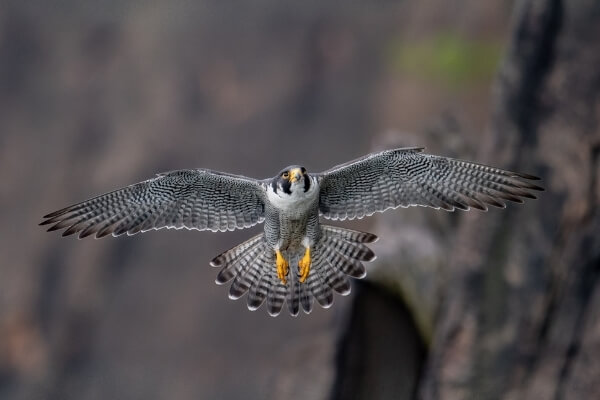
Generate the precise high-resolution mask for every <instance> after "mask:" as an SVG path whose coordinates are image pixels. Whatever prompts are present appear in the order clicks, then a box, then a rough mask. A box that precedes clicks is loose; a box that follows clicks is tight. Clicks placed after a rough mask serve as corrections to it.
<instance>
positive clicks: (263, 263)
mask: <svg viewBox="0 0 600 400" xmlns="http://www.w3.org/2000/svg"><path fill="white" fill-rule="evenodd" d="M257 268H258V274H259V278H258V279H256V280H255V282H254V283H253V284H252V286H251V287H250V291H249V292H248V299H247V303H248V309H249V310H252V311H254V310H257V309H258V308H259V307H260V306H261V305H262V304H263V303H264V302H265V299H266V298H267V295H268V294H269V286H270V272H272V268H273V263H271V258H270V257H269V252H268V251H265V252H263V253H262V254H261V256H260V258H259V259H258V262H257Z"/></svg>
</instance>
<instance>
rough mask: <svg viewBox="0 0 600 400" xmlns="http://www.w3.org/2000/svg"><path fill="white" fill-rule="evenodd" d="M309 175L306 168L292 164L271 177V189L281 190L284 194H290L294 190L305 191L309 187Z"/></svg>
mask: <svg viewBox="0 0 600 400" xmlns="http://www.w3.org/2000/svg"><path fill="white" fill-rule="evenodd" d="M310 183H311V182H310V176H309V175H308V173H307V172H306V168H304V167H301V166H298V165H292V166H289V167H287V168H284V169H283V170H281V171H280V172H279V174H278V175H277V176H275V177H274V178H273V181H272V183H271V185H272V186H273V191H274V192H277V191H278V190H281V191H283V193H286V194H292V192H295V191H302V192H307V191H308V189H310Z"/></svg>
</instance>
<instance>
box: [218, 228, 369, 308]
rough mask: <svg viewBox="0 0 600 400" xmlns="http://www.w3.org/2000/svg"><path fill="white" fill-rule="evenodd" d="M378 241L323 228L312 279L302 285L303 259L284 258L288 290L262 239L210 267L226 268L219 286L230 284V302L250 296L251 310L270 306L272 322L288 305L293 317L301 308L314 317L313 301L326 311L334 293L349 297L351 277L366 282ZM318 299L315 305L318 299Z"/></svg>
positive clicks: (226, 254)
mask: <svg viewBox="0 0 600 400" xmlns="http://www.w3.org/2000/svg"><path fill="white" fill-rule="evenodd" d="M375 240H377V237H376V236H375V235H373V234H370V233H366V232H359V231H354V230H350V229H344V228H338V227H333V226H328V225H322V226H321V238H320V239H319V241H318V242H317V244H316V245H314V246H313V248H312V251H311V254H312V265H311V271H310V274H309V275H308V278H307V279H306V281H305V282H304V283H300V281H299V279H298V276H297V271H298V269H297V266H298V261H299V259H300V256H301V255H302V254H285V252H284V256H286V258H287V259H288V262H289V264H290V272H289V274H288V280H287V283H286V284H283V283H282V282H281V281H280V280H279V278H278V277H277V271H276V267H275V265H276V264H275V253H274V251H273V249H271V248H270V247H269V246H268V245H267V243H266V241H265V240H264V235H263V234H260V235H257V236H254V237H253V238H251V239H249V240H247V241H245V242H243V243H241V244H239V245H238V246H236V247H234V248H232V249H230V250H228V251H226V252H224V253H222V254H221V255H219V256H217V257H215V258H214V259H213V260H212V261H211V265H212V266H213V267H221V270H220V271H219V273H218V274H217V279H216V282H217V284H225V283H227V282H229V281H231V280H233V282H232V283H231V286H230V288H229V298H231V299H234V300H236V299H239V298H240V297H242V296H243V295H244V294H245V293H248V296H247V304H248V309H250V310H256V309H258V308H259V307H260V306H261V305H262V304H263V303H264V302H265V301H266V304H267V305H266V307H267V311H268V313H269V314H270V315H271V316H276V315H279V313H280V312H281V310H282V308H283V305H284V303H286V302H287V305H288V309H289V312H290V314H291V315H293V316H296V315H298V312H299V310H300V307H302V309H303V310H304V312H305V313H307V314H308V313H310V312H311V311H312V306H313V303H314V299H316V300H317V302H318V303H319V304H320V305H321V306H322V307H324V308H328V307H330V306H331V304H332V303H333V291H335V292H337V293H339V294H341V295H343V296H345V295H347V294H349V293H350V282H349V281H348V278H347V276H346V275H349V276H351V277H353V278H359V279H360V278H363V277H364V276H365V275H366V270H365V267H364V265H363V264H362V262H361V261H373V260H374V259H375V254H374V253H373V251H372V250H371V249H369V248H368V247H367V246H366V245H365V243H372V242H374V241H375ZM313 298H314V299H313Z"/></svg>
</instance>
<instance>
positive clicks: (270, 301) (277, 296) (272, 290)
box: [267, 274, 288, 317]
mask: <svg viewBox="0 0 600 400" xmlns="http://www.w3.org/2000/svg"><path fill="white" fill-rule="evenodd" d="M287 291H288V287H287V285H284V284H283V283H282V282H281V281H280V280H279V278H278V277H277V275H275V274H271V287H269V293H268V294H267V312H268V313H269V315H270V316H272V317H276V316H278V315H279V313H280V312H281V309H282V307H283V303H285V297H286V293H287Z"/></svg>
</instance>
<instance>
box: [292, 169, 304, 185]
mask: <svg viewBox="0 0 600 400" xmlns="http://www.w3.org/2000/svg"><path fill="white" fill-rule="evenodd" d="M290 173H291V178H290V181H291V182H292V183H294V182H296V181H297V180H298V179H300V177H301V176H302V170H301V169H300V168H294V169H293V170H291V171H290Z"/></svg>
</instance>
